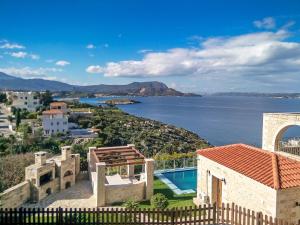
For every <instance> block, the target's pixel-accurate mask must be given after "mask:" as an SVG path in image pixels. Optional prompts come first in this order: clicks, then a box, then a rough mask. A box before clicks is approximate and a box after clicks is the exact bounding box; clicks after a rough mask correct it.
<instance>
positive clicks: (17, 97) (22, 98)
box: [8, 92, 41, 112]
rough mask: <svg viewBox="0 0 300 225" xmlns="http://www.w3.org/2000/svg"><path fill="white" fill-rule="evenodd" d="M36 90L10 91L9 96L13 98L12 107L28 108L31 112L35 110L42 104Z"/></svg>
mask: <svg viewBox="0 0 300 225" xmlns="http://www.w3.org/2000/svg"><path fill="white" fill-rule="evenodd" d="M35 96H36V94H35V93H34V92H8V98H9V99H10V100H12V105H11V106H12V107H15V108H18V109H27V110H28V111H29V112H35V111H36V109H37V108H38V107H40V106H41V104H40V100H39V99H37V98H36V97H35Z"/></svg>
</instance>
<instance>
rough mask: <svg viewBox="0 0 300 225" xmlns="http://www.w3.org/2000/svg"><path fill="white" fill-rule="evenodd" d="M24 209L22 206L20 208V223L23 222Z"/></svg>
mask: <svg viewBox="0 0 300 225" xmlns="http://www.w3.org/2000/svg"><path fill="white" fill-rule="evenodd" d="M22 211H23V208H22V207H20V208H19V212H18V214H19V216H18V218H19V223H20V224H23V218H22V216H23V213H22Z"/></svg>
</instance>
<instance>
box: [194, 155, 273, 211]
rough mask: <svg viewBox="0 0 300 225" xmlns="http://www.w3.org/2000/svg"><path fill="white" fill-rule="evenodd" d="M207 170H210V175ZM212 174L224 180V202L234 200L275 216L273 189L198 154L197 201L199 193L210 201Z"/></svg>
mask: <svg viewBox="0 0 300 225" xmlns="http://www.w3.org/2000/svg"><path fill="white" fill-rule="evenodd" d="M207 170H209V171H210V175H208V173H207ZM212 176H215V177H217V178H218V179H222V178H225V180H226V184H225V183H224V182H222V201H223V202H224V203H232V202H234V203H235V204H237V205H240V206H242V207H246V208H248V209H251V210H255V211H260V212H262V213H264V214H268V215H271V216H274V217H275V216H276V196H277V192H276V190H275V189H272V188H270V187H268V186H266V185H263V184H261V183H259V182H257V181H255V180H253V179H251V178H249V177H246V176H244V175H242V174H240V173H237V172H236V171H234V170H231V169H229V168H227V167H224V166H222V165H220V164H218V163H216V162H214V161H212V160H209V159H207V158H205V157H203V156H200V155H198V178H197V198H198V199H197V202H201V200H200V199H199V198H200V194H203V193H204V194H206V195H208V197H209V201H210V203H212Z"/></svg>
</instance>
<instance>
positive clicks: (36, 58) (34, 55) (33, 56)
mask: <svg viewBox="0 0 300 225" xmlns="http://www.w3.org/2000/svg"><path fill="white" fill-rule="evenodd" d="M29 57H30V58H31V59H34V60H38V59H40V56H39V55H36V54H30V55H29Z"/></svg>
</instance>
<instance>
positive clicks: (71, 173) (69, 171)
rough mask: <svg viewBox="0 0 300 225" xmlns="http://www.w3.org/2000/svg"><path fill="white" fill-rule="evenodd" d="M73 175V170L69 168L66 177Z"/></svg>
mask: <svg viewBox="0 0 300 225" xmlns="http://www.w3.org/2000/svg"><path fill="white" fill-rule="evenodd" d="M71 175H73V172H72V171H71V170H68V171H67V172H65V174H64V177H67V176H71Z"/></svg>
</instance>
